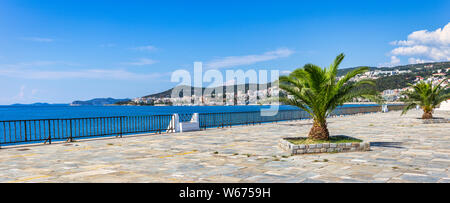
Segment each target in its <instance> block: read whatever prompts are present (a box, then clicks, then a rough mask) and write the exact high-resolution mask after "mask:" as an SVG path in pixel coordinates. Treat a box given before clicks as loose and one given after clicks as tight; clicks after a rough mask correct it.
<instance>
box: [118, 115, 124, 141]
mask: <svg viewBox="0 0 450 203" xmlns="http://www.w3.org/2000/svg"><path fill="white" fill-rule="evenodd" d="M119 129H120V134H119V135H120V137H121V138H122V133H123V132H122V117H120V127H119Z"/></svg>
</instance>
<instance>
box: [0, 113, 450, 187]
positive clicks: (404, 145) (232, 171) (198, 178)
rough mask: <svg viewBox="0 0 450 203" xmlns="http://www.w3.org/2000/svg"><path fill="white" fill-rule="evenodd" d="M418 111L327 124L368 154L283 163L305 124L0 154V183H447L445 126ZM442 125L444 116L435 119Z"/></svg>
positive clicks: (449, 143) (449, 151)
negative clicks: (290, 140) (365, 144)
mask: <svg viewBox="0 0 450 203" xmlns="http://www.w3.org/2000/svg"><path fill="white" fill-rule="evenodd" d="M420 115H421V113H420V112H419V111H411V112H409V113H408V114H407V115H406V116H403V117H400V112H389V113H376V114H365V115H357V116H348V117H337V118H330V119H329V120H328V122H329V125H328V126H329V129H330V133H331V134H332V135H347V136H353V137H356V138H359V139H363V140H368V141H370V142H372V147H371V149H372V151H369V152H351V153H326V154H316V155H298V156H290V155H288V154H286V153H285V152H283V151H282V150H281V149H280V148H279V147H278V140H279V139H280V138H282V137H295V136H306V134H307V133H308V131H309V128H310V127H311V121H310V120H303V121H296V122H280V123H273V124H263V125H256V126H237V127H233V128H226V129H209V130H206V131H200V132H190V133H182V134H161V135H154V134H148V135H139V136H127V137H124V138H121V139H120V138H117V139H116V138H114V139H100V140H89V141H87V140H84V141H83V140H82V141H80V140H79V141H77V142H74V143H68V144H66V143H62V144H52V145H38V146H23V147H13V148H11V147H9V148H2V149H0V182H450V172H449V169H450V133H449V132H450V124H449V123H441V124H423V123H422V121H421V120H419V119H417V118H418V117H420ZM435 116H437V117H443V118H450V112H448V111H447V112H437V113H436V114H435Z"/></svg>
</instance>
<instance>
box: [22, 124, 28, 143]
mask: <svg viewBox="0 0 450 203" xmlns="http://www.w3.org/2000/svg"><path fill="white" fill-rule="evenodd" d="M23 123H24V125H25V142H27V141H28V139H27V121H23Z"/></svg>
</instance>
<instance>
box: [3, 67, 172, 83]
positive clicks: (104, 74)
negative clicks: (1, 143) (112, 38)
mask: <svg viewBox="0 0 450 203" xmlns="http://www.w3.org/2000/svg"><path fill="white" fill-rule="evenodd" d="M163 75H164V74H160V73H151V74H138V73H133V72H129V71H126V70H120V69H115V70H109V69H86V70H67V71H54V70H33V69H0V76H6V77H12V78H25V79H51V80H58V79H75V78H77V79H118V80H139V79H154V78H158V77H161V76H163Z"/></svg>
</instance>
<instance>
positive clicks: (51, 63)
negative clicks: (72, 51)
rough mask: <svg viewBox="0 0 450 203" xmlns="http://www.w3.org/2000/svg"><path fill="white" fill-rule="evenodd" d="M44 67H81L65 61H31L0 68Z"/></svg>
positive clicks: (5, 65)
mask: <svg viewBox="0 0 450 203" xmlns="http://www.w3.org/2000/svg"><path fill="white" fill-rule="evenodd" d="M43 66H79V65H78V64H75V63H70V62H65V61H31V62H20V63H16V64H3V65H0V68H31V67H43Z"/></svg>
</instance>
